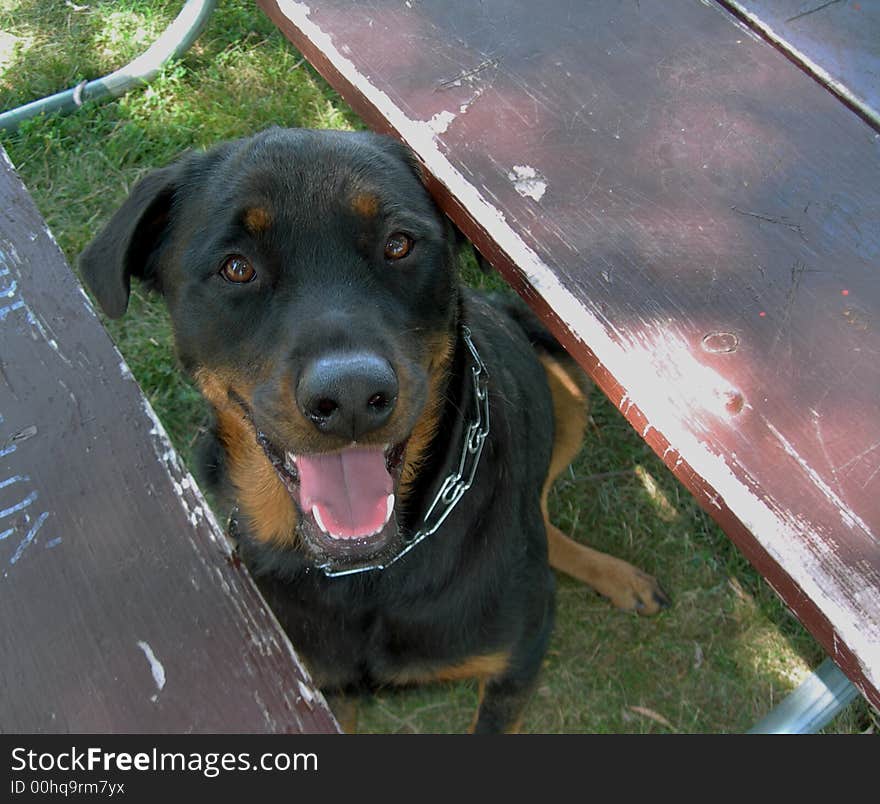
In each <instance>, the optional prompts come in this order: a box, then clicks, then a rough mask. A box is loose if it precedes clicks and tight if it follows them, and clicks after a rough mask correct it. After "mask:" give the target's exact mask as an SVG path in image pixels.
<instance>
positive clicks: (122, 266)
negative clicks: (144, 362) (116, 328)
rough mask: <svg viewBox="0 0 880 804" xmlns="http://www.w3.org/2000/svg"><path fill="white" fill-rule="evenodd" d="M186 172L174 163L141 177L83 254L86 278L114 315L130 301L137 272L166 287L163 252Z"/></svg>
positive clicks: (152, 283)
mask: <svg viewBox="0 0 880 804" xmlns="http://www.w3.org/2000/svg"><path fill="white" fill-rule="evenodd" d="M181 174H182V170H181V167H180V165H179V164H174V165H171V166H170V167H166V168H160V169H159V170H155V171H153V172H152V173H150V174H148V175H147V176H146V177H145V178H143V179H141V181H139V182H138V183H137V184H136V185H135V187H134V189H133V190H132V191H131V195H129V197H128V198H127V199H126V201H125V202H124V203H123V205H122V206H121V207H120V208H119V209H118V210H117V211H116V213H115V214H114V215H113V217H112V218H110V220H109V221H108V222H107V223H106V224H105V225H104V228H103V229H101V231H100V232H98V234H97V235H96V236H95V239H94V240H92V242H91V243H89V245H88V246H86V248H85V251H83V253H82V254H81V255H80V258H79V269H80V273H81V275H82V277H83V280H84V281H85V283H86V285H88V287H89V289H90V290H91V291H92V293H93V294H94V295H95V298H96V299H97V300H98V304H100V306H101V309H102V310H103V311H104V312H105V313H106V314H107V315H108V316H110V318H119V317H120V316H121V315H122V314H123V313H124V312H125V308H126V307H128V296H129V291H130V288H131V277H132V276H136V277H138V278H139V279H141V280H143V281H145V282H146V283H147V284H148V285H150V286H152V287H154V288H155V289H157V290H159V291H161V286H160V285H159V276H158V273H157V268H158V258H159V254H160V252H161V250H162V247H163V245H164V243H165V239H166V238H165V235H166V229H167V226H168V223H169V221H170V218H171V205H172V201H173V199H174V193H175V190H176V189H177V186H178V184H179V181H180V177H181Z"/></svg>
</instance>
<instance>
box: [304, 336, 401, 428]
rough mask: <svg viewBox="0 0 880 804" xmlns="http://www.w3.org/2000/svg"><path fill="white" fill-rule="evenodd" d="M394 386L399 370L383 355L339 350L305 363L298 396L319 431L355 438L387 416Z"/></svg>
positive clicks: (386, 419) (393, 399) (391, 407)
mask: <svg viewBox="0 0 880 804" xmlns="http://www.w3.org/2000/svg"><path fill="white" fill-rule="evenodd" d="M397 390H398V385H397V375H396V374H395V373H394V369H393V368H391V364H390V363H389V362H388V361H387V360H385V359H384V358H382V357H380V356H379V355H376V354H372V353H369V352H354V353H341V354H331V355H324V356H323V357H320V358H318V359H316V360H313V361H312V362H311V363H309V364H308V365H307V366H306V368H305V370H304V371H303V373H302V375H301V376H300V378H299V382H298V383H297V386H296V400H297V404H298V405H299V408H300V410H301V411H302V413H303V415H304V416H306V417H307V418H309V419H311V420H312V421H313V422H314V424H315V427H317V428H318V429H319V430H320V431H321V432H322V433H327V434H328V435H337V436H341V437H343V438H350V439H351V440H352V441H357V440H358V439H359V438H361V437H362V436H364V435H366V434H367V433H369V432H371V431H373V430H377V429H378V428H379V427H381V426H382V425H383V424H385V422H387V421H388V419H389V417H390V416H391V413H392V412H393V410H394V405H395V404H396V403H397Z"/></svg>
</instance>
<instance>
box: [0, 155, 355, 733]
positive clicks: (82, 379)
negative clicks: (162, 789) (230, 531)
mask: <svg viewBox="0 0 880 804" xmlns="http://www.w3.org/2000/svg"><path fill="white" fill-rule="evenodd" d="M0 601H2V605H3V627H2V628H0V657H2V661H0V731H2V732H6V733H13V734H14V733H29V734H33V733H46V732H51V733H57V732H77V733H173V732H177V733H181V732H185V733H193V732H195V733H236V734H240V733H277V732H327V731H329V732H335V731H338V727H337V725H336V722H335V720H334V719H333V716H332V715H331V714H330V712H329V710H328V709H327V708H326V705H325V703H324V699H323V698H322V696H321V694H320V693H319V692H318V691H317V690H316V689H315V688H314V687H313V686H312V684H311V681H310V680H309V677H308V675H307V673H306V671H305V670H304V669H303V667H302V665H301V664H300V663H299V660H298V658H297V656H296V654H295V652H294V651H293V649H292V647H291V645H290V643H289V641H288V640H287V637H286V636H285V635H284V633H283V631H282V630H281V628H280V626H279V625H278V623H277V621H276V620H275V618H274V616H273V615H272V614H271V612H270V611H269V610H268V608H267V607H266V605H265V603H264V602H263V600H262V598H261V597H260V595H259V593H258V592H257V591H256V589H255V587H254V585H253V583H252V581H251V580H250V578H249V576H248V575H247V573H246V572H245V571H244V569H243V568H242V567H241V566H240V565H239V564H238V562H237V561H236V560H235V556H234V555H233V554H232V553H231V552H230V547H229V545H228V543H227V542H226V538H225V535H224V533H223V531H222V529H221V528H220V527H219V526H218V524H217V523H216V521H215V520H214V517H213V515H212V514H211V511H210V509H209V508H208V505H207V504H206V502H205V500H204V499H203V497H202V495H201V493H200V492H199V490H198V488H197V486H196V484H195V483H194V482H193V479H192V477H190V475H189V474H188V473H187V471H186V470H185V468H184V467H183V465H182V464H181V462H180V460H179V458H178V456H177V454H176V453H175V451H174V449H173V447H172V446H171V444H170V442H169V440H168V437H167V436H166V434H165V431H164V429H163V428H162V425H161V424H160V422H159V420H158V419H157V418H156V416H155V414H154V413H153V410H152V408H151V407H150V405H149V403H148V402H147V400H146V399H145V398H144V397H143V395H142V394H141V391H140V389H139V388H138V386H137V384H136V382H135V381H134V379H133V377H132V375H131V372H130V371H129V370H128V367H127V366H126V364H125V361H124V360H123V359H122V357H121V355H120V354H119V352H118V351H117V350H116V348H115V347H114V346H113V344H112V342H111V341H110V338H109V336H108V335H107V332H106V331H105V330H104V328H103V326H102V325H101V323H100V321H99V320H98V318H97V316H96V315H95V312H94V310H93V308H92V305H91V303H90V302H89V300H88V298H87V297H86V295H85V293H84V292H83V290H82V288H81V286H80V285H79V283H78V281H77V280H76V278H75V277H74V275H73V273H72V272H71V270H70V269H69V268H68V266H67V265H66V264H65V261H64V257H63V256H62V254H61V251H60V250H59V248H58V246H57V245H56V243H55V241H54V239H53V238H52V235H51V234H50V232H49V230H48V229H47V228H46V225H45V223H44V222H43V220H42V218H41V217H40V215H39V213H38V212H37V210H36V208H35V206H34V204H33V202H32V200H31V198H30V196H29V195H28V193H27V191H26V189H25V188H24V186H23V184H22V183H21V181H20V180H19V178H18V176H17V175H16V174H15V172H14V170H13V167H12V165H11V163H10V162H9V159H8V157H7V156H6V153H5V151H3V149H2V148H0Z"/></svg>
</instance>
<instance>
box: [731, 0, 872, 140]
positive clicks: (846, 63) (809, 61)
mask: <svg viewBox="0 0 880 804" xmlns="http://www.w3.org/2000/svg"><path fill="white" fill-rule="evenodd" d="M720 1H721V2H722V3H723V5H725V6H727V7H728V8H730V9H731V11H733V12H734V13H735V14H737V15H738V16H740V17H741V18H742V19H743V20H745V21H747V22H748V24H749V25H750V26H752V27H753V28H754V29H755V30H756V31H759V32H760V33H761V34H762V35H763V36H765V37H766V38H767V39H768V40H769V41H771V42H773V43H774V44H775V45H777V46H778V47H779V48H780V49H781V50H782V51H783V52H784V53H786V54H787V55H788V56H789V58H791V59H792V60H793V61H794V62H795V63H797V64H799V65H800V66H802V67H803V68H804V69H805V70H808V71H809V72H810V73H811V74H812V75H814V76H815V77H816V79H817V80H818V81H821V82H822V83H824V84H825V85H826V86H827V87H828V88H829V89H830V90H831V91H833V92H836V93H837V94H838V95H839V96H840V97H841V99H843V100H844V101H845V102H846V103H848V104H850V105H851V106H852V107H853V109H855V110H856V111H857V112H858V113H859V114H862V115H863V116H864V117H865V119H866V120H868V121H869V122H870V123H871V124H872V125H874V126H875V127H878V128H880V3H877V2H876V0H863V1H861V2H860V0H830V2H829V0H720Z"/></svg>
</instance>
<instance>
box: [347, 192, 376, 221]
mask: <svg viewBox="0 0 880 804" xmlns="http://www.w3.org/2000/svg"><path fill="white" fill-rule="evenodd" d="M351 208H352V209H353V210H354V211H355V212H357V214H358V215H362V216H363V217H365V218H372V217H373V216H374V215H375V214H376V213H377V212H378V211H379V199H378V198H376V196H375V195H373V194H372V193H358V194H357V195H356V196H355V197H354V198H352V199H351Z"/></svg>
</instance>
